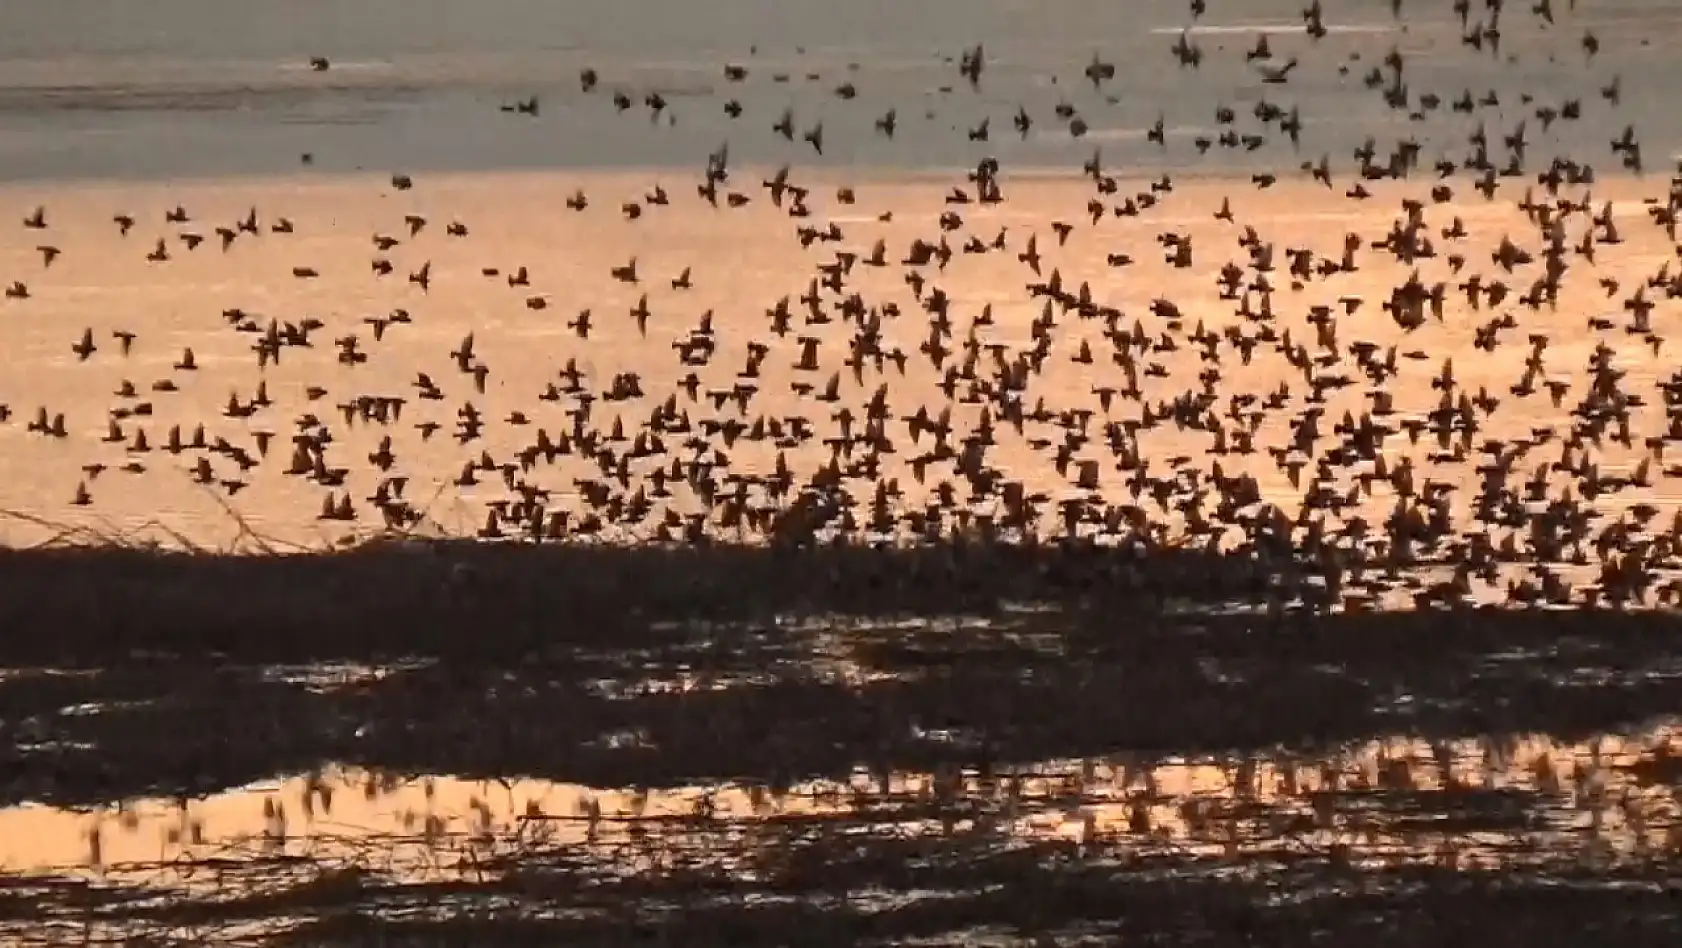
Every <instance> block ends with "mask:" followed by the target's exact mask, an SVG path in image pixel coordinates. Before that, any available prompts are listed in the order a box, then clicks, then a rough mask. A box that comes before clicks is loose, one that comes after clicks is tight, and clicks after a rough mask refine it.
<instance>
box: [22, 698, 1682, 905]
mask: <svg viewBox="0 0 1682 948" xmlns="http://www.w3.org/2000/svg"><path fill="white" fill-rule="evenodd" d="M1679 737H1682V731H1679V730H1678V728H1677V726H1676V725H1674V724H1669V723H1667V724H1663V725H1659V726H1655V727H1652V728H1650V729H1647V730H1643V731H1641V732H1639V733H1636V734H1633V735H1625V736H1616V735H1612V736H1605V737H1601V738H1598V739H1596V740H1593V741H1588V742H1584V743H1579V744H1566V743H1560V742H1558V741H1555V740H1553V739H1551V738H1549V737H1547V736H1545V735H1525V736H1519V737H1512V738H1488V737H1478V738H1466V739H1461V740H1454V741H1448V742H1440V743H1436V744H1432V743H1428V742H1425V741H1421V740H1416V739H1411V738H1405V737H1392V738H1386V739H1382V740H1374V741H1370V742H1367V743H1364V744H1361V745H1358V746H1355V747H1352V748H1350V749H1348V750H1346V751H1344V752H1342V753H1339V754H1337V755H1335V756H1330V757H1326V758H1321V759H1309V758H1298V757H1288V756H1284V755H1280V756H1275V757H1261V756H1234V757H1229V758H1224V759H1202V760H1183V759H1166V760H1159V761H1153V760H1151V759H1150V758H1148V757H1145V756H1142V755H1129V754H1121V755H1113V756H1109V757H1106V758H1101V759H1098V758H1091V759H1084V760H1056V761H1047V762H1044V763H1041V764H1038V765H1035V766H1032V767H1026V768H1017V769H1008V768H1000V769H997V770H996V771H995V772H993V773H991V774H988V773H982V772H978V771H976V770H974V769H966V770H963V771H957V770H951V771H943V772H935V773H913V772H893V773H890V774H886V775H884V774H881V773H875V774H873V773H869V772H866V771H864V770H860V771H859V772H857V773H855V774H854V775H853V776H852V778H851V779H850V780H848V781H846V782H838V783H830V782H815V783H808V784H799V785H794V786H791V787H788V788H786V789H784V790H782V791H778V790H777V789H776V788H769V787H765V786H759V785H752V786H743V785H724V786H715V787H707V788H702V787H688V788H682V789H675V790H639V789H598V788H590V787H584V786H580V785H576V784H565V783H556V782H552V781H545V780H505V781H504V780H496V781H486V780H465V779H455V778H450V777H442V776H426V777H413V778H408V777H400V776H397V775H393V774H384V773H377V772H373V771H367V770H361V769H357V768H328V769H325V770H323V771H321V772H319V773H313V774H304V775H297V776H293V777H289V778H287V779H284V780H280V781H275V782H271V783H265V784H262V785H254V786H249V787H244V788H239V789H234V790H230V791H227V792H224V793H221V794H217V795H215V796H211V797H207V798H204V799H196V800H186V801H175V800H160V799H148V800H136V801H130V802H127V803H124V804H121V805H118V806H113V807H108V808H104V809H101V810H98V811H95V812H74V811H69V810H63V809H57V808H53V807H47V806H40V805H22V806H16V807H12V808H9V809H6V810H4V811H0V869H3V870H4V871H5V872H7V873H9V874H23V875H43V874H51V875H67V876H72V877H80V878H84V879H87V880H90V881H92V880H98V881H101V882H107V883H110V882H119V881H121V882H127V883H131V884H135V883H137V884H143V885H146V886H158V887H164V888H166V889H171V890H188V891H191V890H194V889H196V888H198V887H199V886H200V885H201V884H204V883H209V882H211V881H213V874H210V873H206V872H205V871H204V867H205V866H213V865H222V864H225V863H227V862H228V861H239V860H253V859H286V860H297V859H305V860H318V861H328V862H335V863H346V862H348V863H352V864H355V865H357V866H359V867H361V869H363V870H366V871H372V872H376V873H379V874H382V875H385V876H388V877H390V878H392V879H401V880H409V881H416V880H434V881H436V880H442V879H456V880H460V879H470V878H472V877H474V875H475V874H482V873H483V872H484V871H486V867H488V866H492V865H497V864H500V863H502V862H503V861H504V860H507V859H508V858H510V857H517V856H518V855H519V854H520V853H522V852H525V851H529V850H530V851H534V850H537V849H553V848H556V847H563V848H566V849H569V850H571V851H573V852H575V853H577V854H580V855H583V854H588V855H591V856H595V857H599V858H601V859H602V860H604V861H605V862H607V863H610V864H617V865H618V866H619V867H620V868H621V871H624V870H634V869H635V868H636V867H637V866H638V865H639V864H641V861H642V860H644V859H647V858H649V856H648V854H649V853H650V852H651V851H654V850H666V851H668V852H669V853H670V854H676V855H675V856H672V855H668V856H667V857H664V858H676V859H678V860H679V861H681V860H682V859H685V858H700V857H699V855H698V854H697V852H694V851H692V850H694V848H695V847H698V846H701V847H715V846H716V845H717V844H718V843H719V842H720V839H721V838H723V837H733V838H736V839H737V840H738V841H739V842H741V841H746V840H745V839H744V838H743V837H742V836H741V834H744V833H747V834H751V833H752V831H753V830H754V828H755V827H756V826H764V825H770V824H775V823H779V822H788V821H795V822H800V821H813V822H818V823H821V822H822V821H824V820H835V821H837V822H838V823H842V824H850V825H851V826H852V828H853V829H854V830H855V831H857V830H860V829H862V830H865V831H868V830H870V829H871V828H874V829H876V830H878V831H890V830H891V831H892V832H894V833H895V834H897V835H898V836H900V837H901V838H904V837H905V836H906V835H907V834H942V835H947V836H952V835H974V834H982V835H985V836H988V837H992V838H994V839H995V840H996V841H997V842H1000V843H1007V844H1008V843H1010V842H1012V841H1022V842H1030V841H1039V842H1044V841H1048V840H1061V841H1065V842H1067V843H1068V844H1069V845H1070V846H1071V847H1072V849H1073V851H1075V852H1077V853H1088V852H1090V853H1099V852H1102V853H1109V854H1114V855H1121V856H1126V855H1128V854H1135V855H1137V854H1147V853H1156V854H1162V853H1166V854H1177V855H1182V856H1186V857H1197V858H1199V859H1208V858H1211V857H1213V858H1215V859H1217V860H1219V859H1220V858H1222V857H1236V856H1239V855H1243V856H1245V857H1254V856H1256V855H1258V854H1264V853H1269V852H1274V853H1278V854H1280V856H1281V857H1284V856H1289V855H1293V854H1304V853H1316V854H1320V855H1329V856H1330V857H1332V858H1334V859H1337V860H1339V861H1344V862H1347V863H1348V864H1349V865H1351V866H1370V867H1373V868H1382V867H1388V866H1394V865H1397V864H1405V863H1429V864H1435V865H1448V866H1454V867H1461V868H1490V867H1495V866H1508V865H1521V864H1526V863H1536V864H1539V863H1550V864H1553V863H1557V862H1558V861H1559V860H1561V859H1564V860H1567V861H1569V862H1573V863H1575V864H1577V865H1586V866H1590V867H1594V866H1611V865H1615V864H1617V863H1620V862H1625V861H1629V860H1640V859H1648V858H1656V857H1659V856H1663V855H1666V854H1669V853H1673V852H1676V851H1677V850H1678V849H1679V848H1682V823H1679V822H1678V821H1677V819H1676V816H1677V813H1678V805H1679V800H1678V796H1677V785H1678V784H1682V743H1679ZM861 824H862V825H861ZM1112 850H1113V853H1112ZM719 851H722V850H719ZM684 853H688V856H687V857H686V856H684V855H683V854H684Z"/></svg>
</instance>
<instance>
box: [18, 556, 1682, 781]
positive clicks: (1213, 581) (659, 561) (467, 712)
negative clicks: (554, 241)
mask: <svg viewBox="0 0 1682 948" xmlns="http://www.w3.org/2000/svg"><path fill="white" fill-rule="evenodd" d="M1280 582H1281V580H1280V578H1279V577H1278V576H1277V575H1275V576H1273V577H1272V578H1269V577H1268V576H1267V575H1265V574H1264V571H1263V570H1261V568H1260V567H1259V566H1258V565H1257V561H1255V560H1253V559H1248V558H1238V557H1231V558H1212V557H1207V556H1204V555H1202V554H1197V553H1189V552H1162V553H1158V554H1156V555H1154V556H1152V557H1149V558H1145V559H1139V558H1136V557H1135V556H1134V555H1133V554H1128V553H1123V552H1120V551H1114V550H1111V551H1101V550H1093V549H1083V548H1077V547H1069V548H1062V547H1058V546H1055V545H1046V546H1040V547H1037V548H1030V547H1022V546H1006V545H992V546H979V545H975V546H964V545H948V546H941V547H923V548H917V549H902V550H872V549H869V548H862V547H855V548H832V547H820V548H808V549H801V550H792V549H781V550H773V549H769V548H763V547H762V548H750V547H725V546H717V547H713V548H710V549H693V548H684V549H659V548H651V547H644V548H615V547H605V546H603V547H590V546H569V545H532V546H527V545H516V544H479V543H472V542H460V543H456V542H447V543H442V544H431V543H376V544H373V545H369V546H365V547H361V548H357V549H353V550H347V551H343V552H339V553H333V554H321V555H297V556H277V557H259V556H216V555H210V554H189V553H163V552H148V551H145V550H134V549H117V548H106V549H95V548H85V549H43V550H38V551H33V552H20V551H9V552H5V553H0V590H4V591H5V594H4V595H3V596H0V628H4V629H6V630H7V633H6V635H5V637H4V640H3V641H0V665H4V666H10V667H14V668H26V669H27V668H60V669H64V668H78V669H83V670H87V671H89V672H91V673H90V674H84V675H61V674H60V675H43V674H17V675H13V676H10V677H8V678H7V679H6V680H4V681H0V718H4V719H5V720H7V721H9V722H18V721H20V720H22V719H25V718H31V717H33V718H34V719H36V720H37V721H45V722H47V723H45V724H43V725H41V726H42V727H44V728H45V732H44V733H42V734H38V735H36V736H35V738H34V740H35V742H37V743H41V744H45V745H50V747H51V749H49V750H37V751H34V752H30V753H27V754H25V753H22V752H20V751H18V750H16V749H15V748H8V749H7V750H6V751H5V752H4V757H3V758H0V775H3V779H0V784H3V785H4V786H6V787H7V789H6V790H5V791H4V793H3V799H4V800H6V801H15V800H20V799H37V800H42V801H47V802H54V803H63V804H69V805H89V804H93V803H97V802H100V801H104V800H110V799H115V798H119V797H132V796H140V795H151V794H160V795H171V794H178V793H185V794H189V795H196V794H205V793H212V792H216V791H218V790H221V789H225V788H227V787H231V786H237V785H241V784H244V783H247V782H249V781H251V780H255V779H262V778H265V777H268V776H271V775H273V774H275V773H277V772H303V771H307V770H309V769H311V768H313V767H316V766H319V765H321V764H322V763H323V762H327V761H334V762H342V763H347V764H353V765H358V766H364V767H368V768H370V769H387V770H394V771H400V772H408V773H448V774H454V775H461V776H485V777H495V776H508V775H512V774H522V775H529V776H537V777H544V778H548V779H554V780H562V781H571V782H579V783H586V784H591V785H595V786H629V785H644V786H675V785H681V784H693V783H702V782H709V781H721V780H732V779H739V778H742V777H744V776H750V775H751V776H752V777H753V778H754V779H761V780H767V781H769V780H779V781H789V780H800V779H804V778H807V777H823V776H827V777H836V776H841V775H844V774H846V773H848V772H850V770H851V769H852V768H853V767H854V766H855V765H856V764H857V763H858V762H859V761H861V760H872V759H878V758H881V759H884V760H885V762H886V763H889V764H891V765H892V766H894V767H899V768H907V769H918V770H928V769H933V768H935V767H937V766H941V765H950V764H956V765H960V766H975V765H977V764H979V763H983V762H992V763H1000V764H1004V763H1021V762H1029V761H1034V760H1043V759H1048V758H1053V757H1083V756H1098V755H1102V754H1105V753H1110V752H1116V751H1122V750H1129V751H1142V752H1162V753H1193V752H1197V751H1203V750H1215V749H1228V748H1240V749H1252V750H1265V749H1269V748H1280V747H1286V748H1292V749H1295V750H1299V751H1301V752H1305V753H1312V752H1314V751H1315V750H1317V749H1323V748H1325V747H1327V746H1331V745H1335V744H1337V743H1339V742H1342V741H1348V740H1356V739H1362V738H1365V737H1369V736H1371V735H1373V734H1377V733H1386V732H1400V731H1405V732H1410V733H1416V734H1421V735H1426V736H1457V735H1464V734H1468V733H1514V732H1548V733H1550V734H1554V735H1557V736H1560V737H1562V738H1567V739H1569V738H1572V737H1574V736H1580V735H1586V734H1591V733H1596V732H1604V731H1608V730H1612V729H1616V728H1619V727H1626V726H1631V725H1634V724H1637V723H1640V722H1642V721H1645V720H1649V719H1652V718H1654V717H1659V716H1663V715H1667V714H1672V713H1675V712H1676V710H1677V709H1679V708H1682V677H1679V676H1677V675H1675V674H1674V671H1673V670H1672V669H1673V668H1674V667H1677V666H1682V635H1678V632H1679V631H1682V620H1678V619H1677V618H1676V617H1674V616H1672V615H1669V614H1664V613H1658V612H1623V613H1619V612H1614V611H1611V610H1604V609H1602V610H1584V609H1576V610H1537V611H1517V610H1506V609H1494V608H1472V607H1469V606H1468V607H1464V608H1459V609H1452V610H1441V611H1415V612H1378V613H1366V614H1352V613H1339V614H1326V613H1315V612H1310V611H1307V610H1304V609H1300V608H1299V609H1293V610H1287V611H1274V612H1272V613H1271V614H1270V613H1269V612H1268V611H1266V610H1260V611H1257V610H1246V611H1228V612H1227V613H1225V614H1204V613H1198V612H1188V611H1186V608H1185V607H1186V606H1187V605H1188V604H1194V603H1198V602H1202V603H1206V604H1225V605H1227V606H1230V605H1232V604H1233V603H1244V602H1252V601H1259V600H1260V599H1262V598H1264V596H1263V593H1264V592H1265V590H1266V589H1268V588H1269V586H1270V585H1272V586H1277V585H1278V584H1279V583H1280ZM1030 606H1031V607H1032V608H1028V607H1030ZM907 618H920V619H922V620H925V623H924V624H923V625H922V626H920V627H919V626H911V627H907V626H905V625H904V624H903V622H901V620H904V619H907ZM942 620H947V624H948V625H950V624H951V622H950V620H962V621H961V622H959V626H958V627H956V628H942V627H941V625H940V623H941V621H942ZM896 622H900V624H898V625H896V624H894V623H896ZM818 631H826V632H827V636H828V639H829V642H828V644H820V643H819V642H818V640H817V632H818ZM837 648H839V649H841V650H843V651H844V653H845V654H844V655H843V656H842V657H843V658H844V659H845V660H846V661H847V662H849V663H851V664H852V665H854V666H856V667H858V668H859V669H861V670H862V671H863V672H865V673H866V677H867V678H868V679H870V680H866V681H847V680H842V679H838V678H837V677H836V676H835V675H834V674H833V673H831V672H826V671H824V670H823V664H824V662H825V661H826V660H830V661H831V663H832V662H833V659H834V658H835V657H836V656H835V655H834V654H833V651H834V649H837ZM825 649H829V650H830V652H829V653H825V652H824V650H825ZM405 661H406V662H408V663H409V665H408V667H406V668H404V669H399V670H394V671H391V672H390V673H389V674H386V675H385V676H383V677H381V678H380V679H378V680H377V681H367V682H362V683H358V684H349V685H345V686H343V687H339V688H335V689H331V690H320V689H315V690H312V689H311V688H308V687H305V686H304V685H302V684H299V683H291V682H286V681H280V680H275V678H274V676H273V675H270V674H266V673H265V670H264V669H265V666H271V665H275V664H287V665H309V664H320V663H358V664H368V665H380V664H391V663H398V662H405ZM678 672H682V673H685V674H691V675H706V676H711V677H712V678H714V679H715V680H717V681H720V682H729V683H734V684H732V685H731V686H730V687H722V688H716V689H713V690H695V691H687V692H665V693H654V694H639V695H636V696H634V697H630V698H625V697H622V696H614V695H607V694H604V693H603V692H602V690H601V688H602V685H601V683H602V682H604V681H608V682H619V683H621V684H622V685H627V686H628V685H634V684H635V683H636V682H638V681H641V680H644V679H648V678H650V677H653V678H656V679H659V678H661V677H662V676H670V675H672V674H676V673H678ZM1585 681H1593V682H1595V684H1594V685H1593V686H1592V687H1590V686H1584V684H1583V683H1584V682H1585ZM1400 696H1406V698H1407V700H1406V701H1403V702H1402V703H1400V704H1398V703H1397V702H1398V700H1399V697H1400ZM95 702H125V704H124V707H123V710H120V711H118V710H113V711H110V712H107V713H102V714H98V715H91V716H62V715H56V709H59V708H63V707H66V706H70V705H76V704H82V703H95ZM913 724H917V725H918V726H920V727H923V728H955V729H958V730H961V731H963V732H965V733H967V734H970V735H972V736H973V738H974V739H973V740H972V741H970V742H969V743H968V744H959V743H953V742H930V741H920V740H913V739H911V738H909V737H907V735H908V734H909V733H910V732H911V730H912V725H913ZM15 726H16V725H15V724H14V725H13V727H14V728H15ZM359 732H360V736H359ZM612 732H636V733H641V734H644V735H646V737H647V740H646V741H645V742H644V744H645V746H643V747H640V748H638V747H633V748H611V747H608V746H605V745H603V744H602V743H601V742H600V741H599V740H598V739H599V738H600V737H601V735H603V734H604V733H612ZM9 737H10V740H9V741H8V743H11V744H15V742H16V741H17V740H18V737H17V735H16V733H14V734H12V735H9ZM55 742H56V743H55ZM81 744H90V745H94V747H95V749H93V750H75V749H73V748H74V747H76V746H79V745H81Z"/></svg>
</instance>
